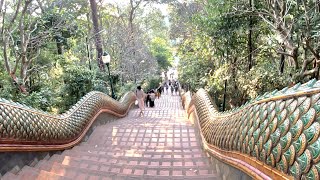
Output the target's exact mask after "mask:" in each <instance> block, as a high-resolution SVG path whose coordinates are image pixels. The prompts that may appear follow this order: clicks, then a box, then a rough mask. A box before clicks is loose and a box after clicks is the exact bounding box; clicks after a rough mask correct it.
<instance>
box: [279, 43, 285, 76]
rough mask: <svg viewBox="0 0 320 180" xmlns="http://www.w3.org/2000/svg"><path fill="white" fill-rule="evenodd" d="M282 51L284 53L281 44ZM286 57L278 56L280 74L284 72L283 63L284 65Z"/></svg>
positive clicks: (283, 47)
mask: <svg viewBox="0 0 320 180" xmlns="http://www.w3.org/2000/svg"><path fill="white" fill-rule="evenodd" d="M281 47H282V51H283V52H286V48H285V46H284V45H283V44H282V46H281ZM285 60H286V57H285V55H284V54H281V55H280V73H281V74H282V73H283V72H284V63H285Z"/></svg>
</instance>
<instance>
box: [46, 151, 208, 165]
mask: <svg viewBox="0 0 320 180" xmlns="http://www.w3.org/2000/svg"><path fill="white" fill-rule="evenodd" d="M114 154H115V153H113V152H108V154H106V153H105V152H103V153H102V152H101V151H99V152H96V151H90V150H88V151H77V150H74V149H73V150H68V151H65V152H63V153H62V156H70V157H75V158H79V159H84V160H94V161H103V162H108V161H109V162H110V161H113V163H120V162H130V161H139V162H159V163H161V162H168V161H169V162H173V163H174V162H177V163H178V162H181V163H184V162H188V163H194V164H195V165H200V164H204V165H209V164H210V160H209V158H207V157H206V156H203V155H199V154H198V155H196V156H191V155H190V156H188V157H186V155H177V154H174V155H171V154H167V155H166V154H164V155H157V154H156V155H152V154H139V155H133V156H129V155H122V154H119V155H114ZM60 158H61V157H60ZM50 161H51V159H50Z"/></svg>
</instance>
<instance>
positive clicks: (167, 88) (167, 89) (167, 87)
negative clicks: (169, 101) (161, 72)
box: [165, 83, 169, 94]
mask: <svg viewBox="0 0 320 180" xmlns="http://www.w3.org/2000/svg"><path fill="white" fill-rule="evenodd" d="M165 87H166V94H168V91H169V86H168V84H167V83H166V85H165Z"/></svg>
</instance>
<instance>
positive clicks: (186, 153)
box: [67, 146, 207, 158]
mask: <svg viewBox="0 0 320 180" xmlns="http://www.w3.org/2000/svg"><path fill="white" fill-rule="evenodd" d="M67 151H70V150H67ZM72 151H82V152H89V153H94V154H101V155H105V154H108V155H115V156H119V155H121V156H123V155H128V156H133V154H144V155H177V157H178V156H182V157H186V158H190V157H207V155H206V153H205V152H204V151H199V150H198V149H194V150H188V149H183V150H179V149H173V150H167V149H165V150H163V149H158V148H154V149H135V148H130V149H122V148H114V149H109V148H105V147H99V146H94V147H90V146H77V147H74V148H73V149H72ZM172 157H173V156H172Z"/></svg>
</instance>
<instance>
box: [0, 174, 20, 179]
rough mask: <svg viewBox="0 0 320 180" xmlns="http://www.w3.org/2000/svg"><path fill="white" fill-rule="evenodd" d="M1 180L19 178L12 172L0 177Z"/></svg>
mask: <svg viewBox="0 0 320 180" xmlns="http://www.w3.org/2000/svg"><path fill="white" fill-rule="evenodd" d="M0 179H2V180H13V179H18V176H17V175H15V174H13V173H11V172H7V173H6V174H4V175H3V176H2V177H1V176H0Z"/></svg>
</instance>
